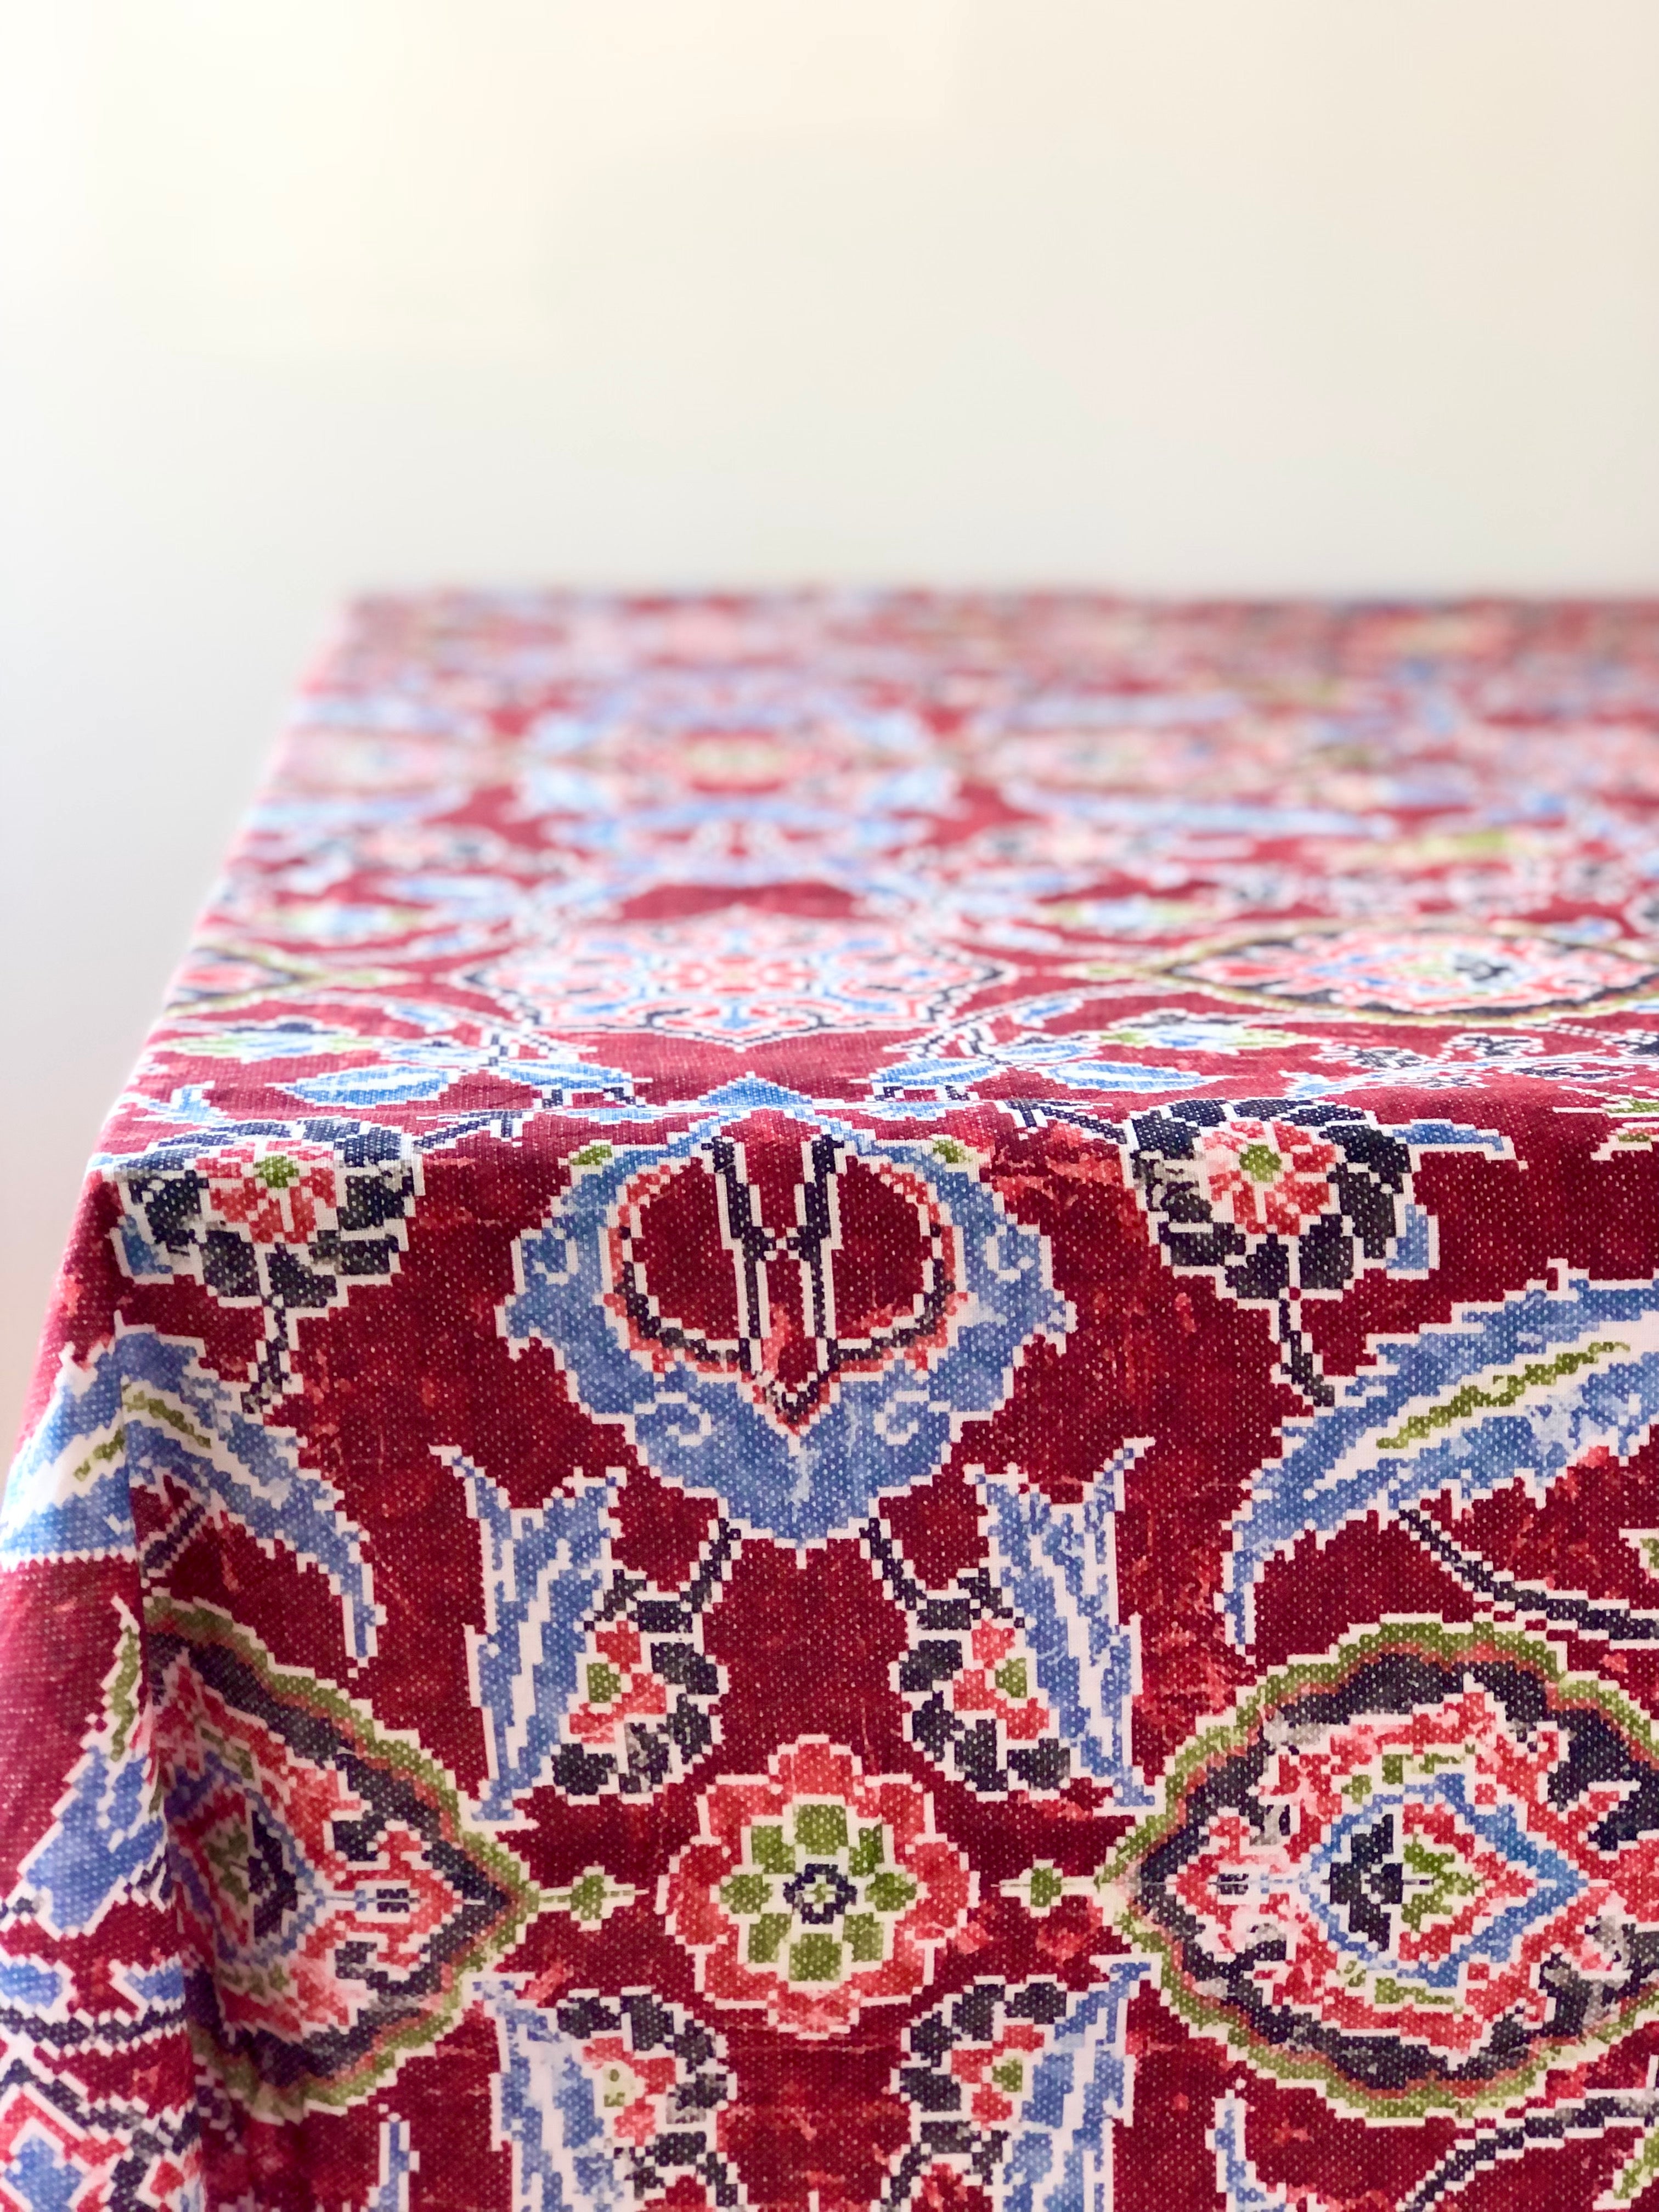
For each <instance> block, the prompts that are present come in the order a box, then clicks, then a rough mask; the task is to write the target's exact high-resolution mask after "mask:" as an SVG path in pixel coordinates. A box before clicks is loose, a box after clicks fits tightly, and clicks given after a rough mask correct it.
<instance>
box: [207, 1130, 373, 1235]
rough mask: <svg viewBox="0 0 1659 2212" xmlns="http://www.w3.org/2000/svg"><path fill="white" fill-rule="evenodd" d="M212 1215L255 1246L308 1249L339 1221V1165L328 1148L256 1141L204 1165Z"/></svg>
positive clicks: (219, 1154) (213, 1157)
mask: <svg viewBox="0 0 1659 2212" xmlns="http://www.w3.org/2000/svg"><path fill="white" fill-rule="evenodd" d="M201 1171H202V1173H203V1174H204V1176H206V1178H207V1204H208V1210H209V1211H210V1212H211V1213H212V1214H214V1215H215V1216H216V1218H218V1219H219V1220H221V1221H222V1222H226V1223H228V1224H232V1225H235V1226H237V1227H240V1228H242V1229H246V1231H247V1233H248V1235H249V1236H250V1237H252V1239H253V1241H254V1243H256V1244H295V1245H307V1244H309V1243H311V1241H312V1239H313V1237H315V1236H316V1235H317V1233H318V1231H319V1230H323V1229H331V1228H333V1227H335V1226H336V1225H337V1219H338V1212H337V1209H338V1205H339V1185H338V1180H337V1177H338V1171H339V1170H338V1163H337V1160H336V1158H335V1156H334V1153H333V1152H332V1150H331V1148H330V1146H327V1145H310V1144H293V1143H290V1142H289V1141H288V1140H287V1139H282V1140H280V1141H278V1140H275V1139H270V1138H255V1139H251V1140H249V1141H247V1142H245V1143H242V1144H238V1145H230V1146H226V1147H225V1149H224V1150H223V1151H222V1152H214V1153H212V1154H210V1157H209V1158H206V1159H204V1161H203V1162H202V1163H201Z"/></svg>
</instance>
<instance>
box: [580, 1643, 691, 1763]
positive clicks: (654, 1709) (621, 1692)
mask: <svg viewBox="0 0 1659 2212" xmlns="http://www.w3.org/2000/svg"><path fill="white" fill-rule="evenodd" d="M580 1686H581V1688H582V1690H583V1692H585V1694H584V1696H583V1697H582V1699H580V1703H578V1704H576V1705H573V1706H572V1707H571V1709H570V1714H569V1718H568V1723H567V1725H568V1728H569V1729H570V1733H571V1735H574V1736H575V1737H576V1738H577V1739H578V1741H580V1742H582V1743H585V1744H586V1746H587V1747H588V1749H589V1750H590V1751H614V1752H617V1753H622V1752H623V1750H624V1748H625V1747H624V1734H625V1729H626V1723H628V1722H629V1721H634V1720H660V1719H661V1718H662V1717H663V1716H664V1715H665V1713H666V1712H667V1711H668V1685H667V1684H666V1682H665V1681H664V1680H663V1679H662V1677H661V1676H660V1675H659V1674H653V1672H652V1670H651V1667H650V1665H649V1663H648V1662H647V1659H646V1656H645V1647H644V1644H643V1641H642V1639H641V1636H640V1632H639V1630H638V1629H637V1628H635V1626H634V1624H633V1622H632V1621H631V1620H619V1621H616V1622H614V1623H612V1624H611V1626H609V1627H605V1628H598V1629H595V1630H594V1632H593V1633H592V1638H590V1649H589V1651H588V1655H587V1656H586V1659H585V1660H584V1661H583V1662H582V1665H581V1668H580Z"/></svg>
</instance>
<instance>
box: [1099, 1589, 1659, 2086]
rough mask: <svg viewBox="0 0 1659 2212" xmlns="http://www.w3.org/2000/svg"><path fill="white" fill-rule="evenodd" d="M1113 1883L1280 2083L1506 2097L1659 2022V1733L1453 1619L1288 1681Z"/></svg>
mask: <svg viewBox="0 0 1659 2212" xmlns="http://www.w3.org/2000/svg"><path fill="white" fill-rule="evenodd" d="M1166 1790H1167V1795H1168V1804H1167V1808H1166V1809H1165V1810H1164V1812H1162V1813H1160V1814H1156V1815H1154V1816H1152V1817H1151V1818H1149V1819H1148V1820H1146V1821H1145V1822H1144V1823H1143V1824H1142V1826H1140V1827H1139V1829H1138V1830H1136V1831H1135V1832H1134V1833H1133V1834H1132V1836H1131V1837H1130V1838H1129V1839H1128V1840H1127V1843H1126V1844H1124V1845H1123V1847H1122V1849H1121V1850H1120V1852H1119V1853H1118V1854H1117V1856H1116V1857H1115V1858H1114V1859H1113V1860H1112V1861H1111V1862H1110V1863H1109V1866H1108V1869H1107V1870H1106V1873H1105V1875H1104V1876H1103V1882H1104V1885H1105V1890H1106V1893H1107V1895H1108V1897H1109V1899H1112V1900H1114V1902H1115V1911H1116V1912H1117V1914H1118V1925H1119V1928H1120V1929H1121V1932H1122V1933H1123V1935H1124V1936H1127V1938H1128V1940H1129V1941H1130V1942H1133V1943H1134V1944H1136V1945H1138V1946H1146V1947H1149V1948H1152V1950H1154V1951H1155V1952H1157V1953H1158V1954H1160V1956H1161V1959H1162V1962H1163V1964H1162V1979H1161V1986H1162V1988H1163V1990H1164V1995H1165V1996H1166V1997H1167V1998H1168V1999H1169V2000H1170V2002H1172V2003H1173V2004H1174V2005H1175V2006H1176V2008H1177V2009H1178V2010H1179V2011H1180V2012H1182V2014H1183V2015H1184V2016H1185V2017H1186V2018H1187V2019H1188V2021H1190V2022H1191V2023H1192V2024H1193V2025H1194V2027H1198V2028H1200V2029H1201V2030H1203V2031H1204V2032H1206V2033H1210V2034H1212V2035H1216V2036H1218V2037H1220V2038H1221V2039H1224V2040H1225V2041H1226V2042H1228V2043H1230V2044H1231V2045H1232V2046H1233V2047H1234V2048H1235V2049H1236V2050H1237V2051H1240V2052H1242V2053H1243V2055H1245V2056H1247V2057H1249V2059H1250V2060H1251V2062H1252V2063H1254V2064H1255V2065H1257V2066H1259V2067H1261V2068H1262V2069H1264V2070H1266V2071H1268V2072H1271V2073H1275V2074H1279V2075H1283V2076H1285V2078H1287V2079H1289V2080H1292V2081H1307V2082H1311V2083H1314V2084H1316V2086H1318V2087H1321V2088H1322V2089H1323V2090H1324V2092H1325V2093H1326V2094H1327V2095H1328V2097H1330V2098H1331V2099H1332V2100H1334V2102H1335V2103H1337V2104H1338V2105H1340V2106H1347V2107H1350V2108H1352V2109H1354V2110H1358V2111H1362V2112H1373V2113H1380V2114H1383V2115H1395V2116H1413V2117H1419V2116H1421V2115H1423V2114H1424V2113H1425V2112H1431V2111H1434V2110H1437V2109H1447V2110H1450V2111H1454V2112H1475V2111H1480V2110H1485V2109H1491V2108H1501V2107H1502V2106H1504V2105H1505V2104H1506V2103H1507V2102H1509V2101H1510V2100H1512V2099H1514V2098H1516V2097H1517V2096H1518V2095H1520V2094H1521V2093H1522V2092H1524V2091H1525V2089H1526V2088H1527V2087H1528V2086H1529V2085H1530V2084H1531V2083H1532V2082H1533V2081H1535V2080H1536V2079H1537V2078H1538V2077H1539V2076H1540V2075H1541V2074H1542V2073H1543V2071H1544V2070H1545V2069H1547V2068H1554V2069H1565V2068H1569V2067H1571V2066H1572V2065H1574V2064H1577V2063H1582V2062H1583V2061H1584V2060H1585V2059H1587V2058H1589V2057H1592V2056H1594V2055H1595V2054H1596V2053H1598V2052H1599V2051H1601V2050H1602V2049H1604V2048H1605V2047H1606V2045H1608V2044H1609V2043H1611V2042H1613V2041H1614V2040H1616V2039H1618V2038H1619V2037H1620V2036H1621V2035H1625V2034H1628V2033H1630V2032H1631V2031H1632V2029H1633V2028H1635V2027H1638V2026H1640V2025H1641V2024H1642V2023H1643V2022H1644V2021H1646V2020H1648V2019H1649V2018H1650V2016H1651V2015H1652V2014H1653V2012H1654V2009H1655V2008H1656V2006H1659V1737H1656V1733H1655V1730H1654V1729H1653V1725H1652V1723H1650V1721H1649V1720H1648V1719H1647V1717H1646V1716H1645V1715H1644V1714H1642V1713H1641V1712H1640V1711H1638V1709H1637V1708H1636V1707H1634V1706H1633V1705H1630V1704H1629V1703H1628V1702H1627V1701H1626V1699H1623V1698H1622V1697H1621V1696H1620V1695H1619V1693H1618V1692H1616V1691H1614V1690H1613V1688H1612V1686H1611V1685H1609V1684H1607V1683H1606V1682H1603V1681H1601V1680H1595V1679H1592V1678H1588V1677H1583V1676H1574V1675H1569V1674H1565V1673H1564V1671H1563V1670H1562V1668H1561V1666H1560V1663H1559V1660H1558V1659H1557V1657H1556V1655H1555V1653H1554V1652H1553V1650H1552V1649H1551V1647H1550V1646H1549V1645H1547V1644H1542V1643H1540V1642H1538V1641H1536V1640H1534V1639H1533V1638H1528V1637H1524V1636H1520V1635H1513V1634H1508V1633H1505V1632H1502V1631H1498V1630H1493V1629H1488V1628H1483V1627H1477V1628H1474V1629H1471V1630H1457V1629H1452V1628H1448V1627H1443V1626H1442V1625H1441V1624H1440V1623H1439V1622H1437V1621H1436V1622H1416V1623H1401V1624H1398V1625H1395V1626H1389V1627H1386V1628H1383V1629H1379V1630H1374V1631H1370V1632H1365V1633H1364V1634H1361V1635H1358V1636H1357V1637H1355V1638H1352V1640H1351V1641H1349V1642H1348V1643H1346V1644H1342V1645H1340V1646H1339V1647H1338V1649H1337V1650H1336V1652H1335V1653H1334V1655H1333V1656H1332V1657H1331V1658H1330V1659H1329V1660H1328V1661H1324V1662H1317V1663H1308V1664H1303V1665H1297V1666H1294V1667H1291V1668H1285V1670H1283V1671H1282V1672H1281V1673H1279V1674H1274V1675H1273V1676H1271V1677H1270V1678H1269V1679H1268V1680H1267V1681H1266V1682H1265V1683H1264V1684H1263V1685H1262V1686H1261V1688H1260V1689H1259V1690H1257V1691H1255V1692H1253V1693H1252V1694H1251V1695H1250V1696H1249V1697H1248V1698H1247V1699H1244V1700H1243V1703H1242V1704H1241V1705H1240V1708H1239V1711H1238V1714H1237V1717H1236V1719H1234V1720H1233V1721H1231V1722H1229V1723H1223V1724H1221V1725H1219V1726H1218V1727H1215V1728H1212V1729H1206V1731H1204V1732H1203V1733H1202V1734H1201V1735H1200V1736H1199V1737H1198V1738H1197V1739H1196V1740H1195V1741H1194V1743H1193V1745H1192V1746H1191V1747H1190V1748H1189V1749H1188V1751H1187V1752H1186V1753H1183V1754H1182V1757H1181V1758H1180V1759H1178V1760H1177V1761H1176V1764H1175V1765H1174V1767H1173V1768H1172V1770H1171V1771H1170V1775H1169V1776H1168V1777H1167V1778H1166Z"/></svg>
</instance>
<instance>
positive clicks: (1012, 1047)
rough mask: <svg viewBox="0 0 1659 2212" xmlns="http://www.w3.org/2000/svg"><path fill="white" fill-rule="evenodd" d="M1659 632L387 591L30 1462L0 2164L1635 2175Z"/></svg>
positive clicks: (1653, 1263)
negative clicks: (421, 595)
mask: <svg viewBox="0 0 1659 2212" xmlns="http://www.w3.org/2000/svg"><path fill="white" fill-rule="evenodd" d="M1656 1146H1659V609H1653V608H1646V607H1638V606H1622V607H1593V606H1571V607H1550V606H1530V607H1527V606H1515V605H1501V604H1490V605H1461V606H1451V607H1433V608H1425V607H1388V606H1379V607H1368V606H1359V607H1351V608H1343V609H1333V608H1321V607H1316V606H1307V605H1283V606H1273V607H1239V606H1213V607H1186V608H1182V607H1165V608H1146V607H1142V606H1138V605H1130V604H1125V603H1121V602H1116V601H1110V600H1103V599H1091V598H1085V597H1067V596H1054V597H1037V598H1012V599H995V598H933V597H928V596H925V595H903V594H897V595H893V594H888V595H857V594H846V595H782V596H778V597H772V598H754V599H721V598H683V599H634V600H615V599H600V598H592V599H589V598H580V597H538V596H523V597H513V596H493V597H489V596H478V597H465V596H454V597H437V598H428V599H411V600H404V601H384V602H374V603H370V604H368V605H364V606H362V607H361V608H359V609H358V610H357V611H356V612H355V614H354V615H353V616H352V617H351V618H350V620H349V623H348V624H347V625H346V627H345V628H344V629H343V633H342V635H341V636H340V637H339V639H338V640H337V643H336V645H335V647H333V649H332V650H331V653H329V654H328V656H327V657H326V658H325V659H324V661H323V662H322V664H321V665H319V669H318V670H317V671H316V673H315V675H314V677H313V680H312V682H311V683H310V684H309V685H308V687H307V690H306V691H305V693H304V695H303V697H302V700H301V706H300V708H299V710H298V713H297V714H296V716H295V722H294V726H293V728H292V731H291V732H290V734H289V738H288V739H287V742H286V744H285V746H284V748H283V751H282V753H281V755H280V757H279V760H278V763H277V765H276V770H275V773H274V775H273V776H272V779H271V781H270V783H269V785H268V787H267V788H266V790H265V792H264V795H263V797H262V799H261V800H260V802H259V804H258V808H257V810H256V811H255V814H254V816H253V817H252V822H251V823H250V825H249V828H248V829H247V832H246V836H244V838H243V840H242V841H241V842H240V845H239V846H238V848H237V849H236V852H235V854H234V857H233V860H232V863H231V866H230V867H229V870H228V873H227V875H226V877H225V878H224V881H223V883H222V886H221V888H220V890H219V891H218V892H217V894H216V898H215V900H214V902H213V904H212V906H211V908H210V912H209V913H208V915H207V916H206V918H205V920H204V923H203V925H202V927H201V929H200V931H199V933H198V934H197V938H196V939H195V941H194V943H193V944H192V945H191V949H190V951H189V954H188V957H187V958H186V960H185V964H184V966H183V968H182V969H181V970H180V972H179V977H178V979H177V982H176V986H175V988H174V991H173V995H172V998H171V1000H170V1002H169V1005H168V1006H167V1011H166V1012H165V1014H164V1015H163V1017H162V1018H161V1022H160V1023H159V1024H158V1026H157V1028H156V1030H155V1033H154V1035H153V1036H152V1038H151V1040H150V1042H149V1046H148V1048H147V1049H146V1051H145V1054H144V1055H143V1060H142V1062H141V1064H140V1066H139V1068H138V1070H137V1073H136V1075H135V1078H134V1079H133V1082H132V1085H131V1088H130V1089H129V1090H128V1091H127V1092H126V1093H125V1096H124V1097H122V1099H121V1100H120V1102H119V1103H118V1106H117V1108H116V1109H115V1111H114V1113H113V1115H112V1118H111V1120H110V1122H109V1124H108V1127H107V1129H106V1134H105V1137H104V1139H103V1143H102V1149H101V1150H100V1154H99V1156H98V1158H96V1160H95V1161H94V1165H93V1169H92V1172H91V1174H90V1176H89V1177H88V1183H87V1186H86V1190H85V1194H84V1197H83V1201H82V1208H81V1212H80V1215H79V1218H78V1220H77V1223H76V1229H75V1231H74V1234H73V1237H72V1240H71V1243H70V1249H69V1251H68V1254H67V1256H66V1260H65V1263H64V1273H63V1276H62V1279H61V1283H60V1285H59V1289H58V1296H57V1298H56V1300H55V1303H54V1305H53V1309H52V1315H51V1316H50V1318H49V1322H48V1326H47V1332H46V1342H45V1346H44V1349H43V1353H42V1358H41V1363H40V1370H39V1377H38V1384H37V1389H36V1391H35V1395H34V1399H33V1404H32V1407H31V1409H30V1413H29V1415H28V1419H27V1423H26V1426H25V1431H24V1437H23V1442H22V1444H21V1450H20V1454H19V1456H18V1459H17V1462H16V1464H15V1468H14V1470H13V1473H12V1474H11V1477H10V1480H9V1486H8V1489H7V1492H6V1495H5V1501H4V1506H3V1513H0V1772H3V1774H4V1777H5V1784H6V1787H5V1790H4V1793H3V1811H0V2207H5V2208H8V2212H206V2208H210V2207H211V2208H214V2212H230V2208H236V2209H237V2212H266V2208H270V2212H301V2208H307V2207H313V2206H314V2207H325V2208H328V2212H631V2208H635V2207H638V2208H650V2212H654V2209H655V2208H662V2212H716V2208H718V2209H719V2212H728V2208H738V2207H748V2208H755V2212H761V2208H767V2212H771V2209H772V2208H775V2212H877V2208H880V2212H1436V2208H1439V2207H1447V2208H1457V2212H1541V2208H1545V2207H1548V2208H1553V2212H1591V2208H1611V2207H1617V2206H1625V2205H1630V2206H1634V2205H1637V2204H1638V2203H1645V2204H1648V2205H1650V2206H1651V2205H1652V2204H1654V2203H1659V1443H1656V1442H1655V1439H1654V1430H1655V1424H1656V1421H1659V1159H1656V1157H1655V1151H1656Z"/></svg>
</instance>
